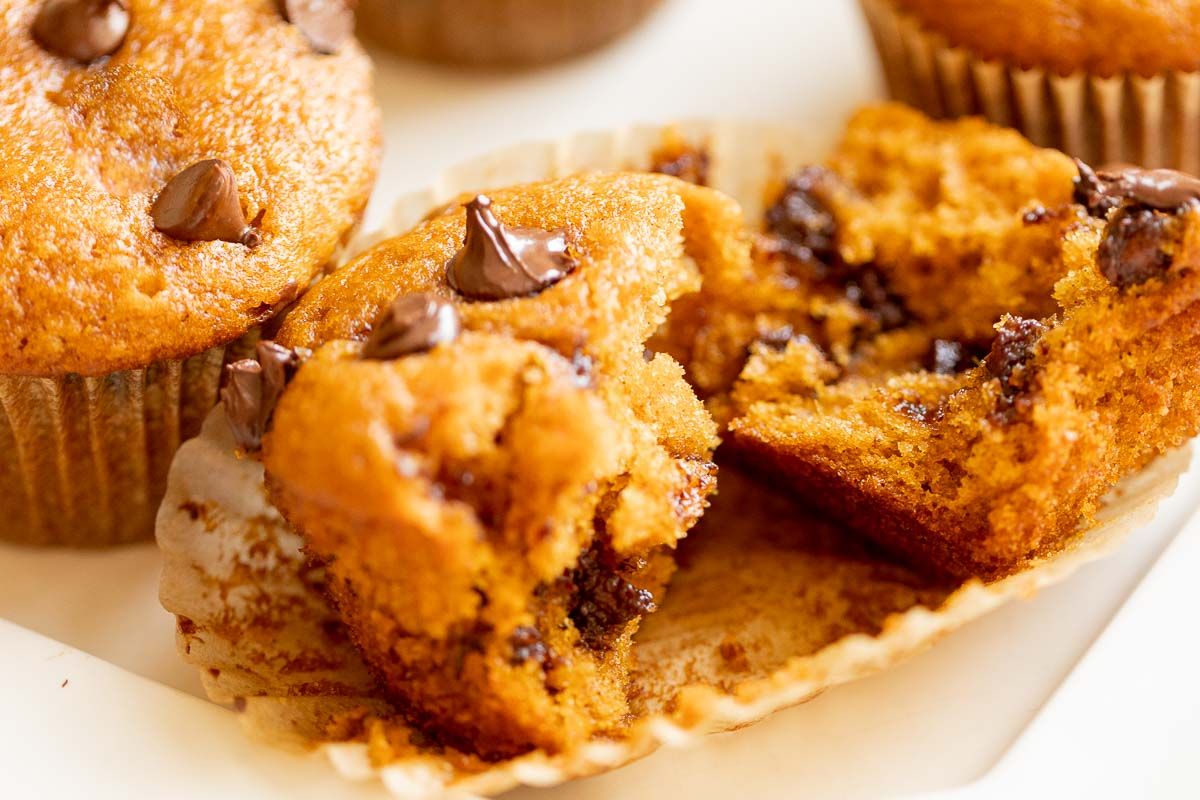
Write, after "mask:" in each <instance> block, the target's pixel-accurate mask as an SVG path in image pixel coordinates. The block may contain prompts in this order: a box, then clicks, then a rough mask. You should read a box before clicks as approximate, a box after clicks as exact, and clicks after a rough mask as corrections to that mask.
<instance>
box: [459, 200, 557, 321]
mask: <svg viewBox="0 0 1200 800" xmlns="http://www.w3.org/2000/svg"><path fill="white" fill-rule="evenodd" d="M466 209H467V233H466V237H465V238H464V239H463V246H462V249H461V250H459V251H458V253H456V254H455V256H454V258H452V259H450V262H449V263H448V264H447V265H446V277H447V279H448V280H449V282H450V285H451V286H452V287H453V288H454V289H455V290H456V291H457V292H458V293H459V294H461V295H462V296H463V297H467V298H469V299H471V300H506V299H509V298H513V297H525V296H528V295H532V294H537V293H538V292H540V291H542V290H544V289H547V288H549V287H550V286H553V285H554V284H556V283H558V282H559V281H560V280H562V279H563V278H565V277H566V276H567V275H568V274H569V273H570V272H571V270H573V269H574V268H575V266H576V264H575V260H574V259H573V258H571V256H570V254H569V253H567V239H566V235H565V234H564V232H563V231H545V230H540V229H537V228H509V227H507V226H505V225H504V224H502V223H501V222H500V221H499V220H498V219H496V215H495V214H494V213H493V212H492V201H491V200H490V199H489V198H487V197H486V196H485V195H479V196H477V197H476V198H475V199H474V200H472V201H471V202H469V203H467V205H466Z"/></svg>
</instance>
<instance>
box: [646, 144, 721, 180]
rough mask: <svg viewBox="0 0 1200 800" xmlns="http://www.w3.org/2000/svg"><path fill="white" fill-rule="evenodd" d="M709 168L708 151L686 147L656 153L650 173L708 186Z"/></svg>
mask: <svg viewBox="0 0 1200 800" xmlns="http://www.w3.org/2000/svg"><path fill="white" fill-rule="evenodd" d="M708 167H709V157H708V152H707V151H705V150H696V149H693V148H691V147H684V148H680V149H675V150H670V151H663V152H660V153H656V154H655V157H654V162H653V163H652V164H651V165H650V171H651V172H658V173H661V174H663V175H670V176H671V177H672V178H679V179H680V180H684V181H687V182H688V183H694V184H696V185H697V186H707V185H708Z"/></svg>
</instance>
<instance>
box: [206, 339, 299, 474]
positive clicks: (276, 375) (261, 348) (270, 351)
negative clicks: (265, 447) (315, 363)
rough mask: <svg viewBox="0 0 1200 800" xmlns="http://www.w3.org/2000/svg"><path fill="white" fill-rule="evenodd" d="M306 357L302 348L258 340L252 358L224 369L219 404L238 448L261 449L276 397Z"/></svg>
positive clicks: (247, 450) (246, 449)
mask: <svg viewBox="0 0 1200 800" xmlns="http://www.w3.org/2000/svg"><path fill="white" fill-rule="evenodd" d="M309 355H310V353H309V351H307V350H304V349H296V350H293V349H291V348H288V347H284V346H282V345H279V344H276V343H275V342H271V341H262V342H259V343H258V346H257V347H256V348H255V357H254V358H243V359H241V360H239V361H235V362H233V363H232V364H229V365H227V366H226V367H225V384H224V386H222V387H221V402H222V403H223V404H224V406H225V416H226V418H227V419H228V420H229V427H230V430H232V431H233V439H234V442H236V443H237V446H238V447H239V448H240V449H242V450H243V451H245V452H247V453H251V452H254V451H256V450H258V449H259V448H260V447H262V437H263V434H265V433H266V431H267V426H268V425H269V424H270V421H271V415H272V414H273V413H274V411H275V404H276V403H278V402H279V396H280V395H281V394H283V390H284V388H285V387H286V386H287V383H288V381H289V380H291V378H292V375H293V374H294V373H295V371H296V369H297V368H298V367H299V366H300V364H301V362H302V361H303V360H304V359H305V358H307V357H308V356H309Z"/></svg>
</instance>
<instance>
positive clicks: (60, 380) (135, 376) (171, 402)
mask: <svg viewBox="0 0 1200 800" xmlns="http://www.w3.org/2000/svg"><path fill="white" fill-rule="evenodd" d="M255 338H257V332H255V333H253V334H250V335H248V337H246V339H244V340H242V341H240V342H237V343H235V344H232V345H230V346H228V347H224V346H223V347H216V348H213V349H211V350H207V351H205V352H203V353H200V354H199V355H195V356H192V357H191V358H187V359H182V360H174V361H160V362H156V363H153V364H151V365H149V366H148V367H145V368H143V369H134V370H124V371H120V372H112V373H109V374H107V375H100V376H95V377H85V376H82V375H76V374H67V375H61V376H55V377H29V376H21V375H0V540H3V541H8V542H15V543H19V544H27V545H68V546H74V547H101V546H106V545H114V544H123V543H127V542H134V541H140V540H145V539H149V538H150V537H151V536H152V535H153V533H154V516H155V513H156V512H157V510H158V504H159V501H160V500H161V499H162V495H163V491H164V490H165V488H166V478H167V469H168V468H169V466H170V463H171V458H172V457H173V456H174V454H175V451H176V450H177V449H178V448H179V445H180V444H181V443H182V442H184V441H185V440H187V439H189V438H191V437H192V436H195V435H196V434H197V433H198V432H199V430H200V423H201V422H202V421H203V420H204V417H205V415H206V414H207V413H208V412H209V411H210V410H211V409H212V407H213V405H214V404H215V403H216V398H217V389H218V386H219V384H220V380H221V368H222V366H223V365H224V363H225V359H226V357H227V356H233V355H235V354H236V355H240V354H241V353H242V352H243V351H245V350H246V349H247V347H248V346H252V344H253V340H254V339H255Z"/></svg>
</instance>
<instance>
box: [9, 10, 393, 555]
mask: <svg viewBox="0 0 1200 800" xmlns="http://www.w3.org/2000/svg"><path fill="white" fill-rule="evenodd" d="M327 5H328V8H326V9H325V11H324V12H321V13H318V12H317V11H315V10H314V9H313V8H312V7H311V4H305V3H282V4H278V5H276V4H275V3H269V2H261V1H259V0H221V1H220V2H185V3H170V4H163V3H153V2H142V1H141V0H105V1H104V2H92V0H41V1H40V2H30V1H29V0H0V69H2V70H3V72H4V73H5V74H6V76H7V77H6V79H5V80H4V81H3V82H2V83H0V108H3V109H4V119H5V125H4V127H3V131H0V139H2V140H3V143H4V147H3V149H4V152H5V153H6V155H7V157H6V158H5V159H4V160H3V163H0V186H3V189H0V192H2V193H3V195H4V200H3V202H0V230H2V231H4V235H3V236H0V297H2V298H3V302H0V329H2V330H3V333H2V334H0V336H3V337H4V338H3V346H2V347H0V409H2V413H0V507H3V508H4V509H5V511H6V514H5V519H4V522H3V523H2V524H0V537H2V538H4V539H8V540H14V541H19V542H26V543H37V544H50V543H64V544H72V545H102V544H110V543H117V542H126V541H132V540H137V539H141V538H144V537H148V536H150V534H151V533H152V530H153V521H154V514H155V510H156V507H157V504H158V500H159V498H160V496H161V493H162V490H163V484H164V480H165V476H166V469H167V465H168V464H169V462H170V459H171V456H172V454H173V452H174V450H175V448H176V447H178V445H179V443H180V441H182V440H183V439H186V438H188V437H190V436H192V435H193V434H194V433H195V432H196V431H197V430H198V427H199V423H200V420H202V419H203V417H204V415H205V414H206V413H207V412H208V410H209V408H210V407H211V406H212V404H213V403H214V401H215V398H216V393H217V384H218V381H219V377H220V370H221V366H222V362H223V359H224V357H225V354H226V352H227V351H230V352H232V351H235V350H237V349H238V348H239V346H240V345H239V344H238V342H239V341H242V340H246V339H247V338H249V339H250V340H251V341H252V339H253V337H254V335H255V333H254V332H255V330H256V328H257V326H259V325H260V324H262V323H263V322H265V321H266V320H268V319H270V318H271V316H272V315H273V314H274V313H275V311H276V310H277V309H278V308H279V307H280V306H281V305H283V304H286V303H287V302H289V301H290V300H292V299H294V297H295V296H296V294H297V292H298V290H300V289H302V288H303V287H305V286H306V285H307V284H308V283H309V281H310V280H311V279H312V277H313V276H314V275H315V274H316V273H317V272H318V271H320V270H321V269H322V268H323V267H324V266H325V265H326V264H328V263H329V262H330V260H331V258H332V257H333V255H334V252H335V250H336V249H337V247H338V246H339V244H340V243H341V242H342V240H343V239H344V237H345V236H346V235H347V233H348V232H349V231H350V230H351V228H352V227H353V226H354V225H355V223H356V222H357V221H358V219H359V217H360V215H361V212H362V210H363V207H364V205H365V203H366V199H367V195H368V193H369V191H370V187H371V184H372V182H373V180H374V175H375V169H376V162H377V160H378V148H379V133H378V113H377V110H376V109H375V107H374V105H373V101H372V99H371V79H370V66H369V63H368V62H367V60H366V58H365V56H364V55H363V53H362V52H361V51H360V50H359V48H358V46H357V45H356V44H355V43H354V41H353V39H352V38H351V36H350V33H351V29H352V18H351V17H350V16H349V12H346V11H345V10H344V9H342V13H339V12H338V8H339V6H337V4H327Z"/></svg>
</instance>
